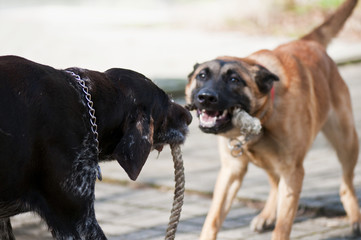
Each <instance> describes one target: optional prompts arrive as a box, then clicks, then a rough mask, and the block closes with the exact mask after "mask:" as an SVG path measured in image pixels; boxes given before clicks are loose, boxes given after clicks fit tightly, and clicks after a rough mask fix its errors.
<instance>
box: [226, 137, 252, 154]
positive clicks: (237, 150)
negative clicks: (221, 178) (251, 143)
mask: <svg viewBox="0 0 361 240" xmlns="http://www.w3.org/2000/svg"><path fill="white" fill-rule="evenodd" d="M248 140H249V139H248V138H247V137H245V136H242V139H238V138H230V139H229V140H228V148H229V150H230V151H231V155H232V157H235V158H236V157H240V156H242V154H243V146H244V145H245V144H246V143H247V142H248Z"/></svg>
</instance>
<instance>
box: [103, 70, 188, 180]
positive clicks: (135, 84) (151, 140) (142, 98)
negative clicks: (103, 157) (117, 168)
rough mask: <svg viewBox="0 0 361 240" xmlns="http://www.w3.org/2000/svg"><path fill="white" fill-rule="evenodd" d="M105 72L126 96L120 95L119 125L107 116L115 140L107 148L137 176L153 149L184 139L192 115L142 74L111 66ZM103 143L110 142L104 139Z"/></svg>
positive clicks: (159, 149) (129, 173)
mask: <svg viewBox="0 0 361 240" xmlns="http://www.w3.org/2000/svg"><path fill="white" fill-rule="evenodd" d="M105 74H106V76H107V78H108V79H110V80H111V81H113V82H114V83H115V84H116V85H117V86H118V88H119V89H120V91H121V95H122V98H120V99H119V98H116V99H117V100H116V101H119V102H118V103H117V106H118V107H117V113H116V114H114V116H115V120H114V121H113V122H114V125H115V126H111V125H110V123H111V122H112V120H111V119H107V124H108V125H109V128H110V129H109V131H108V132H112V139H113V140H112V141H111V142H109V145H108V146H104V147H105V149H104V151H105V152H108V155H111V157H112V158H113V159H114V158H115V159H117V161H118V162H119V164H120V165H121V166H122V167H123V168H124V170H125V171H126V172H127V174H128V176H129V177H130V178H131V179H132V180H135V179H136V178H137V177H138V175H139V173H140V171H141V169H142V167H143V165H144V163H145V161H146V159H147V158H148V155H149V153H150V151H151V150H153V149H156V150H158V151H161V149H162V148H163V146H164V145H166V144H181V143H183V142H184V140H185V137H186V134H187V132H188V125H189V124H190V123H191V121H192V116H191V114H190V113H189V111H188V110H186V109H185V108H183V107H182V106H180V105H178V104H177V103H175V102H174V101H173V100H171V99H170V98H169V97H168V95H167V94H166V93H165V92H164V91H163V90H161V89H160V88H158V87H157V86H156V85H155V84H154V83H153V82H152V81H151V80H149V79H148V78H146V77H145V76H143V75H142V74H139V73H137V72H134V71H131V70H126V69H110V70H108V71H106V72H105ZM104 107H107V106H104ZM100 143H101V144H104V145H105V144H106V143H104V142H102V141H101V139H100Z"/></svg>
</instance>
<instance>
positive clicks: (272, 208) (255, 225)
mask: <svg viewBox="0 0 361 240" xmlns="http://www.w3.org/2000/svg"><path fill="white" fill-rule="evenodd" d="M267 174H268V179H269V183H270V186H271V190H270V192H269V194H268V199H267V202H266V204H265V206H264V208H263V210H262V212H261V213H260V214H258V215H257V216H256V217H255V218H253V220H252V222H251V230H252V231H255V232H263V231H266V230H270V229H272V228H273V227H274V226H275V222H276V214H277V197H278V183H279V176H278V175H277V174H275V173H273V172H271V171H270V170H269V171H267Z"/></svg>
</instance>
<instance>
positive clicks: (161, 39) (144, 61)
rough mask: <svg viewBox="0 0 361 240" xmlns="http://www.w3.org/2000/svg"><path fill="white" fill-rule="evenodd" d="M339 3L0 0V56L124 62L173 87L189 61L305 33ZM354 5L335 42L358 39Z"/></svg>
mask: <svg viewBox="0 0 361 240" xmlns="http://www.w3.org/2000/svg"><path fill="white" fill-rule="evenodd" d="M341 2H342V0H252V1H248V0H222V1H221V0H198V1H195V0H137V1H134V0H12V1H9V0H0V55H6V54H14V55H20V56H23V57H25V58H29V59H31V60H33V61H37V62H40V63H43V64H47V65H51V66H53V67H55V68H67V67H71V66H78V67H83V68H89V69H93V70H99V71H104V70H106V69H108V68H111V67H122V68H130V69H133V70H136V71H139V72H141V73H143V74H145V75H147V76H148V77H150V78H151V79H153V80H154V81H155V82H156V83H157V84H159V85H161V87H163V88H165V89H166V90H168V91H173V90H174V89H175V87H177V89H179V87H180V88H181V87H182V86H184V84H185V81H186V76H187V75H188V73H189V72H190V71H191V70H192V66H193V64H195V63H196V62H202V61H205V60H208V59H212V58H214V57H217V56H219V55H235V56H246V55H247V54H249V53H251V52H253V51H255V50H258V49H261V48H273V47H275V46H277V45H278V44H280V43H282V42H285V41H287V40H289V39H293V38H295V37H298V36H300V35H302V34H304V33H306V32H308V31H309V30H310V29H312V28H313V27H314V26H316V25H317V24H318V23H320V22H322V20H323V19H324V17H325V16H326V15H327V14H329V13H330V12H331V11H332V10H334V9H335V8H336V7H337V6H338V5H339V4H340V3H341ZM360 7H361V6H360V5H359V6H358V9H357V10H356V11H355V13H354V15H353V17H352V18H351V19H350V20H349V21H348V22H347V24H346V27H345V30H344V31H343V32H342V34H340V36H339V39H341V40H342V41H347V42H352V43H357V42H359V43H360V42H361V41H360V40H361V11H360ZM353 46H354V45H353ZM335 49H336V50H335ZM359 49H361V45H360V48H359ZM332 51H339V52H343V49H342V48H341V49H337V47H336V48H332V47H331V52H332ZM359 52H360V51H359ZM163 80H171V81H163Z"/></svg>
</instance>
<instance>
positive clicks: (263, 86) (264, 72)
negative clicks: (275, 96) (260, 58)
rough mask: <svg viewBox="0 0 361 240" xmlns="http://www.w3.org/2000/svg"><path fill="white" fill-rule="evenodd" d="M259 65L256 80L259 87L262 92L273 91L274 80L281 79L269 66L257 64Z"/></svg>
mask: <svg viewBox="0 0 361 240" xmlns="http://www.w3.org/2000/svg"><path fill="white" fill-rule="evenodd" d="M257 67H258V71H256V76H255V80H256V84H257V86H258V89H259V90H260V92H261V93H264V94H266V93H269V91H271V89H272V87H273V82H274V81H279V80H280V79H279V78H278V76H277V75H275V74H273V73H271V72H270V71H268V69H267V68H265V67H263V66H260V65H257Z"/></svg>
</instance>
